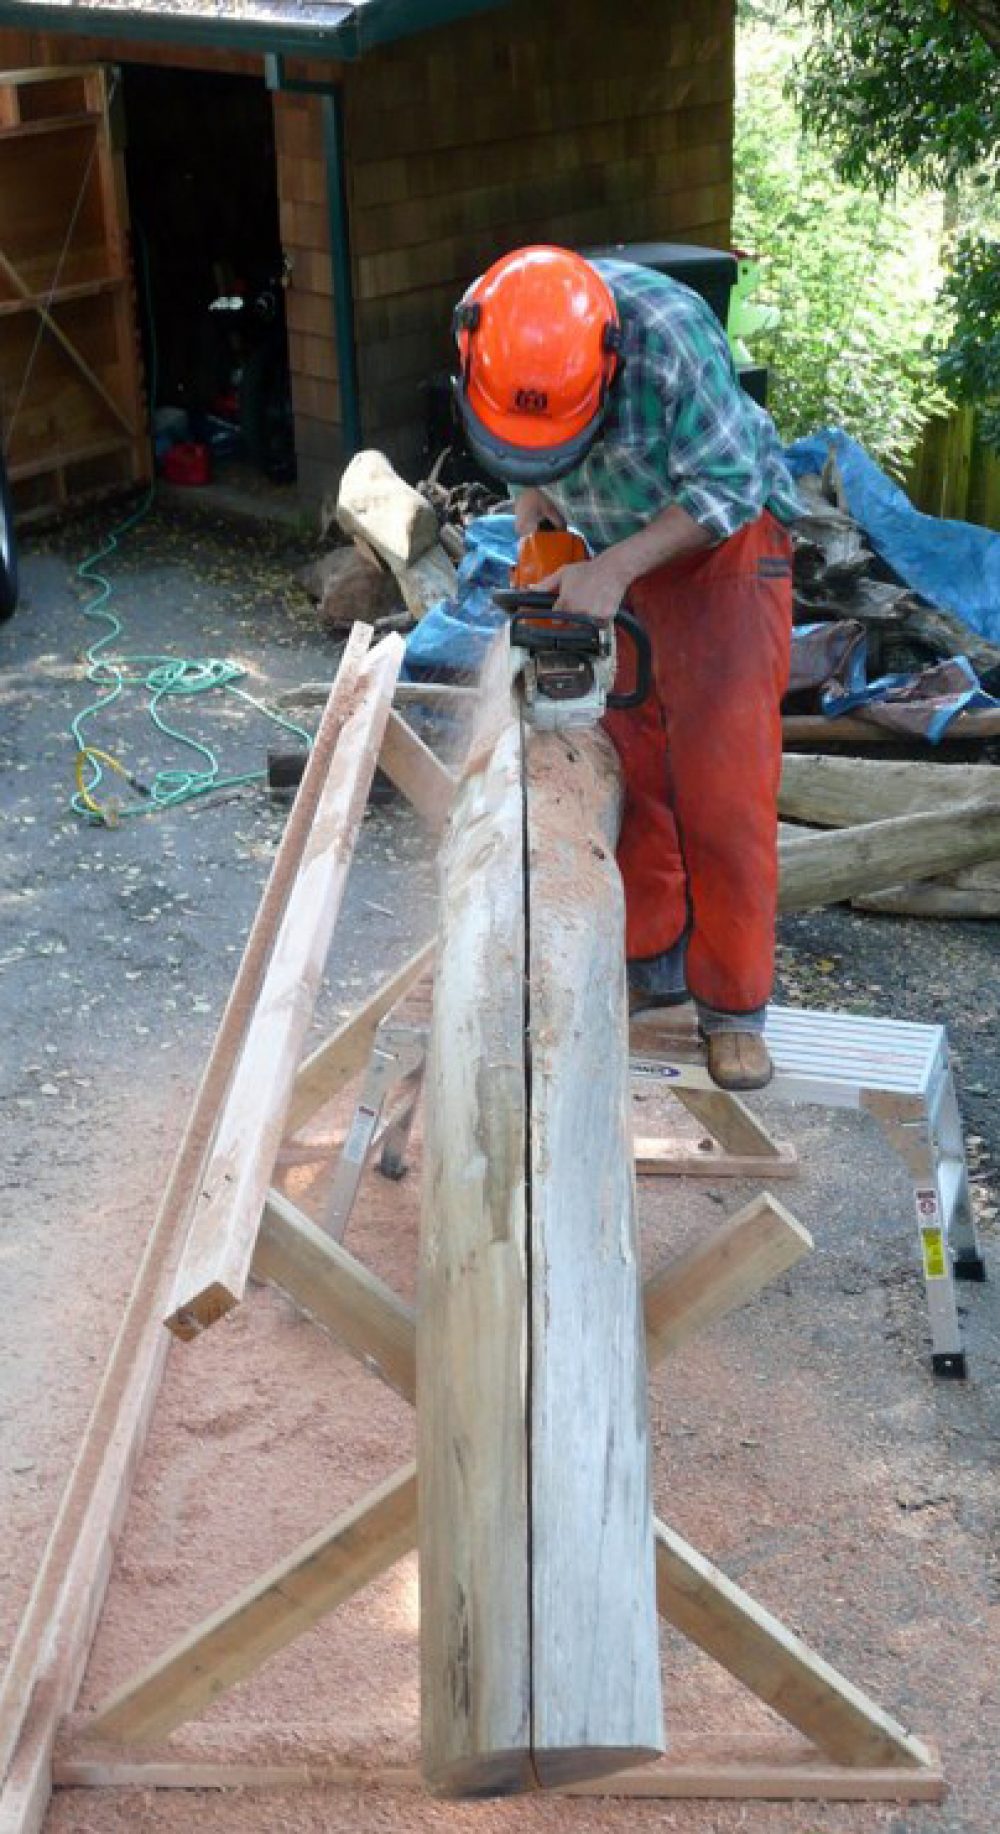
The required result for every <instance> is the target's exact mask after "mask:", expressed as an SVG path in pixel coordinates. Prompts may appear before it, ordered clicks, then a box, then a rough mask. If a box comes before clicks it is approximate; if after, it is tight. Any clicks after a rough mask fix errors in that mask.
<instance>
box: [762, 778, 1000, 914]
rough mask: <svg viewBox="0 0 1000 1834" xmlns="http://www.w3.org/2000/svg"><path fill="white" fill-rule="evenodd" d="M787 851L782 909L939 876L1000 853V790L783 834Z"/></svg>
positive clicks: (829, 901)
mask: <svg viewBox="0 0 1000 1834" xmlns="http://www.w3.org/2000/svg"><path fill="white" fill-rule="evenodd" d="M779 855H780V863H781V878H780V885H779V892H778V905H779V909H780V910H782V911H804V910H811V909H812V908H814V907H815V906H816V905H821V904H836V903H839V902H840V900H842V899H845V898H854V897H857V896H859V895H860V894H861V893H862V892H873V891H880V890H882V889H883V888H884V887H886V886H889V885H898V884H899V883H900V881H901V880H904V879H931V878H934V877H935V875H936V874H938V873H942V872H951V871H954V870H955V868H957V867H959V866H971V865H973V864H975V863H976V862H977V861H980V860H989V859H995V858H997V857H1000V802H998V801H997V800H996V799H995V798H992V797H991V798H989V799H988V800H987V799H984V800H982V801H978V802H977V801H967V802H959V803H955V804H953V805H952V806H950V807H948V808H946V809H941V810H932V811H929V812H928V813H926V814H922V815H901V816H898V817H894V818H892V819H891V820H889V821H878V822H871V823H869V824H868V825H867V826H864V827H857V828H840V829H837V830H836V831H835V832H833V833H829V834H820V835H810V836H809V837H808V838H807V839H805V840H801V841H783V842H782V843H781V845H780V847H779Z"/></svg>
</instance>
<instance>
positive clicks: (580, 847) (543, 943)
mask: <svg viewBox="0 0 1000 1834" xmlns="http://www.w3.org/2000/svg"><path fill="white" fill-rule="evenodd" d="M507 667H508V663H507V648H506V644H505V643H504V642H501V643H499V644H497V645H495V646H494V650H493V652H492V653H491V658H490V661H489V663H488V665H487V669H488V672H489V678H488V681H487V684H486V686H485V689H484V701H483V709H484V712H483V718H482V720H481V723H480V726H479V728H478V729H477V730H476V731H475V732H474V734H473V741H472V747H471V750H470V762H469V765H468V767H467V775H466V778H465V780H464V782H463V785H462V787H461V788H460V790H459V792H458V797H457V800H456V805H455V811H454V816H453V821H452V824H451V826H450V828H449V831H448V835H447V838H446V843H445V848H444V850H443V854H442V912H443V916H442V942H441V953H440V957H439V964H438V977H439V978H438V982H437V986H436V992H435V1009H434V1020H433V1025H432V1035H431V1048H430V1054H429V1060H428V1076H427V1083H426V1088H425V1097H424V1101H425V1187H424V1188H425V1205H424V1221H423V1242H422V1251H421V1285H420V1302H419V1307H418V1319H419V1323H418V1376H417V1393H418V1397H419V1406H418V1446H419V1461H420V1473H421V1573H422V1586H423V1592H422V1600H423V1605H422V1614H421V1621H422V1630H421V1659H422V1679H423V1701H424V1709H423V1741H424V1769H425V1774H426V1775H427V1777H428V1780H429V1781H430V1782H431V1783H432V1785H433V1786H434V1787H435V1788H437V1789H439V1790H441V1791H444V1792H449V1793H471V1792H473V1791H476V1792H480V1791H497V1790H501V1789H503V1790H516V1789H525V1788H529V1787H532V1786H533V1785H534V1784H536V1783H539V1782H541V1783H542V1784H544V1785H548V1786H551V1785H553V1784H554V1783H556V1782H557V1781H560V1780H566V1779H567V1778H571V1777H574V1776H575V1777H584V1776H594V1775H600V1774H602V1773H603V1772H605V1771H607V1770H608V1769H613V1768H620V1767H621V1765H622V1764H623V1763H624V1762H627V1761H635V1760H636V1759H637V1758H641V1757H642V1756H644V1755H648V1754H649V1753H651V1752H654V1751H656V1750H658V1749H659V1748H660V1743H661V1722H660V1703H659V1664H658V1658H657V1654H656V1637H655V1624H654V1613H653V1609H652V1601H653V1590H652V1568H651V1541H650V1504H649V1490H648V1483H649V1479H648V1448H647V1445H646V1439H645V1419H644V1401H643V1393H644V1384H643V1381H642V1355H643V1352H642V1339H641V1325H640V1303H639V1291H638V1276H637V1269H636V1260H635V1218H634V1193H633V1187H632V1177H631V1168H630V1152H629V1133H628V1110H627V1094H628V1061H627V1042H626V1040H627V1017H626V1000H625V985H624V973H623V946H622V936H623V912H622V898H621V888H620V881H619V879H618V875H617V869H616V868H615V865H614V858H613V848H614V837H615V833H616V831H617V805H618V799H619V790H618V773H617V767H616V764H615V761H614V758H613V754H612V753H611V752H610V750H609V749H608V748H607V747H606V741H604V740H603V739H602V738H601V737H600V736H599V735H596V734H595V735H591V736H590V737H587V736H583V737H581V738H575V739H574V741H573V743H572V744H570V743H567V742H566V741H565V740H563V739H562V738H560V737H557V736H555V735H546V736H544V737H541V736H539V735H532V738H531V744H530V748H529V751H528V756H527V758H526V759H523V758H522V750H521V734H520V728H519V723H518V720H517V715H516V710H515V708H514V706H513V703H512V700H511V696H510V692H509V687H508V682H507V675H506V669H507ZM525 801H526V806H527V833H525V828H524V820H525V816H524V808H525ZM526 845H527V849H528V872H527V880H526V879H525V873H524V857H525V846H526ZM526 903H527V905H528V907H529V908H530V913H531V915H530V926H531V937H532V942H531V950H530V956H526V954H525V950H526V947H527V934H526V929H525V915H524V913H525V907H526ZM595 912H596V914H595ZM526 973H527V984H528V1009H527V1011H526V1009H525V978H526ZM526 1025H527V1028H528V1032H529V1033H530V1037H531V1041H532V1044H531V1065H530V1075H529V1073H528V1065H527V1057H526V1044H525V1037H526V1033H525V1027H526ZM581 1161H582V1163H581ZM529 1208H530V1223H529ZM612 1338H613V1341H614V1351H613V1353H612V1351H611V1349H610V1348H609V1347H606V1340H610V1339H612ZM470 1498H475V1500H476V1501H475V1509H474V1510H472V1509H470V1504H469V1499H470ZM569 1548H572V1549H573V1558H572V1561H567V1550H568V1549H569ZM569 1569H571V1570H569Z"/></svg>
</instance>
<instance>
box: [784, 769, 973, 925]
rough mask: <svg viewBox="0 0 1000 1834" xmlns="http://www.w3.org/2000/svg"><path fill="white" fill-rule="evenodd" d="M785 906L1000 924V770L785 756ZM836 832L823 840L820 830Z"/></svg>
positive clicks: (788, 908)
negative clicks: (794, 833) (792, 830)
mask: <svg viewBox="0 0 1000 1834" xmlns="http://www.w3.org/2000/svg"><path fill="white" fill-rule="evenodd" d="M778 807H779V811H780V813H781V815H782V816H783V817H785V818H786V819H788V820H790V821H794V822H798V823H804V824H807V827H806V828H805V829H804V830H802V831H801V836H800V838H791V837H790V835H789V834H788V831H787V830H784V829H783V831H782V840H781V848H780V851H781V871H782V877H781V907H782V909H783V910H801V909H805V908H808V907H809V906H815V905H820V904H827V903H832V902H834V901H837V900H840V899H844V898H849V899H850V900H851V901H852V902H853V903H854V904H855V905H856V906H857V907H858V908H859V909H862V910H873V911H882V912H887V913H893V914H896V915H900V916H918V917H979V918H995V917H1000V767H998V766H996V765H992V764H982V765H979V764H975V765H972V764H967V765H963V764H940V763H934V764H932V763H926V764H922V763H894V762H888V761H887V762H878V761H873V760H869V759H860V758H839V757H838V758H827V757H816V756H811V755H808V754H798V755H796V754H794V753H789V754H786V756H785V758H784V761H783V767H782V779H781V789H780V792H779V799H778ZM824 829H825V830H828V831H829V830H832V831H833V832H826V833H823V832H818V830H824Z"/></svg>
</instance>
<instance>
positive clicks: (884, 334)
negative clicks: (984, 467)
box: [733, 0, 942, 472]
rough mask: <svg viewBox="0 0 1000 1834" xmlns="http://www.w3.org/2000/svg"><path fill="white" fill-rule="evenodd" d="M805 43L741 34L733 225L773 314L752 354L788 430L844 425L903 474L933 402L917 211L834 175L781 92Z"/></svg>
mask: <svg viewBox="0 0 1000 1834" xmlns="http://www.w3.org/2000/svg"><path fill="white" fill-rule="evenodd" d="M759 10H760V7H759V0H758V7H757V8H756V9H755V11H757V12H758V13H759ZM801 42H802V40H801V35H800V34H795V33H791V32H784V33H782V32H781V31H780V30H779V29H777V28H776V26H775V24H774V23H773V22H772V23H771V24H770V26H769V28H765V26H764V24H763V23H762V24H761V26H760V27H759V29H754V26H752V25H751V26H750V27H749V29H747V30H745V31H744V32H743V33H742V34H741V58H740V65H741V67H740V82H739V106H738V112H737V131H736V144H735V155H736V204H735V214H734V230H733V233H734V238H735V240H736V241H737V243H739V244H741V245H742V246H744V247H747V248H749V249H751V250H753V251H754V252H755V253H758V254H761V255H763V256H764V257H765V258H766V267H765V275H766V281H765V286H764V287H763V288H762V291H761V294H760V297H761V298H762V299H765V300H767V301H768V302H771V303H773V304H775V305H777V306H778V308H779V310H780V315H781V316H780V323H779V324H778V327H777V329H776V330H775V331H773V332H770V333H768V334H767V336H766V337H762V338H760V339H759V340H757V341H755V344H754V350H755V353H758V352H759V354H760V356H761V358H762V360H764V361H766V362H767V363H768V364H769V365H770V366H771V371H772V378H771V382H772V394H771V409H772V412H773V414H774V417H775V420H776V421H777V423H778V427H779V429H780V431H781V433H782V436H783V437H784V438H785V439H792V438H795V437H796V436H797V435H799V434H801V433H805V432H809V431H811V430H813V429H814V428H816V427H818V426H824V425H830V424H834V425H838V426H843V427H846V429H847V430H848V431H849V432H851V433H853V434H854V435H855V437H856V438H857V439H859V440H860V441H861V442H862V444H863V445H864V446H865V447H866V448H867V449H868V450H869V451H870V452H872V453H873V454H874V455H875V457H876V458H878V460H879V461H880V462H881V463H882V464H884V465H887V466H888V467H889V468H890V469H892V470H894V471H896V472H902V471H903V470H904V469H905V466H906V463H907V460H908V459H909V457H910V455H911V453H912V451H913V449H914V446H915V444H916V442H917V439H918V437H919V434H920V430H921V427H922V426H923V424H924V422H925V421H926V420H927V419H928V418H929V417H930V415H931V414H932V413H934V412H935V411H938V410H939V409H940V407H941V406H942V397H941V395H940V393H939V392H938V391H937V389H936V386H935V365H934V361H933V359H932V357H931V356H930V355H929V354H928V350H927V342H928V337H929V335H930V333H931V331H932V329H933V325H934V318H933V309H932V305H931V296H932V282H931V281H930V280H929V277H928V274H927V272H926V265H925V264H924V263H923V261H922V253H921V252H915V249H916V250H922V247H923V246H925V245H926V244H927V242H928V236H927V224H926V221H925V217H926V212H925V211H923V212H922V210H921V208H920V207H918V206H916V205H914V203H913V202H912V200H911V201H909V202H907V203H900V202H894V203H893V204H889V203H888V202H884V201H880V200H879V199H878V198H877V197H876V196H874V195H873V194H872V193H871V192H870V191H867V192H866V191H863V190H860V189H859V188H858V187H856V186H853V185H849V184H846V183H842V182H838V181H837V180H835V179H834V178H833V177H832V176H831V172H830V162H829V159H828V157H827V156H826V155H825V154H824V152H823V150H822V148H821V147H820V146H819V145H818V144H817V143H816V141H814V140H813V139H812V138H811V137H810V138H808V139H806V138H804V137H803V136H802V134H801V132H800V129H799V125H798V120H797V116H796V111H795V105H794V103H793V101H792V99H791V97H790V95H789V94H788V91H787V77H788V72H789V70H790V68H791V64H792V61H793V58H794V56H795V55H796V53H797V52H798V51H799V50H800V49H801ZM927 265H929V264H927Z"/></svg>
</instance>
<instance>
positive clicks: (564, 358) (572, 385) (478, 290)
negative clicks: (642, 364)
mask: <svg viewBox="0 0 1000 1834" xmlns="http://www.w3.org/2000/svg"><path fill="white" fill-rule="evenodd" d="M454 330H455V338H456V342H457V344H458V351H459V357H460V359H461V367H460V373H459V374H458V376H456V378H455V398H456V401H457V403H458V409H459V413H460V415H461V419H462V425H463V428H464V431H465V437H466V440H467V442H468V445H469V447H470V450H471V451H472V453H473V455H474V457H475V458H477V459H478V461H479V463H480V464H481V465H483V466H484V468H485V469H486V470H487V471H489V472H491V473H492V474H493V475H494V476H496V477H500V478H503V479H504V480H505V481H506V482H507V483H511V484H544V483H546V482H548V481H551V480H552V479H554V478H560V477H564V476H565V475H566V473H567V472H569V471H573V470H574V469H575V468H576V466H577V465H579V464H580V462H581V460H582V459H583V458H585V457H586V454H587V452H588V451H589V449H590V447H591V446H592V445H593V443H594V441H595V439H596V438H597V436H598V434H599V433H600V430H601V426H602V423H603V420H604V415H605V411H606V407H607V399H608V390H609V389H610V387H611V383H612V381H613V380H614V377H615V373H616V371H617V370H618V369H619V367H620V365H621V360H622V359H621V341H622V340H621V328H620V326H619V322H618V308H617V306H616V305H615V299H614V294H613V293H612V291H611V288H610V287H609V286H608V284H607V282H606V281H605V280H604V279H602V277H601V275H600V274H599V273H598V271H597V269H596V268H595V267H593V266H592V265H591V263H590V262H589V261H585V260H584V258H583V256H582V255H577V254H574V253H573V252H572V250H571V249H568V248H548V247H538V248H518V249H515V250H514V252H513V253H512V254H510V255H504V256H503V257H502V259H501V260H499V261H495V262H494V264H493V266H492V267H491V268H488V269H487V271H486V273H485V274H483V275H482V276H481V277H480V279H479V280H477V281H475V282H474V283H473V285H472V286H471V287H470V288H469V290H468V292H467V293H466V294H465V296H464V298H463V299H462V300H461V302H460V303H459V305H458V306H457V307H456V309H455V316H454Z"/></svg>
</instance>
